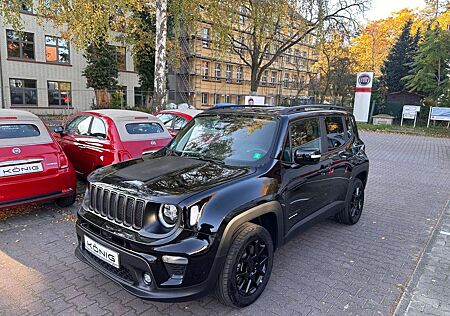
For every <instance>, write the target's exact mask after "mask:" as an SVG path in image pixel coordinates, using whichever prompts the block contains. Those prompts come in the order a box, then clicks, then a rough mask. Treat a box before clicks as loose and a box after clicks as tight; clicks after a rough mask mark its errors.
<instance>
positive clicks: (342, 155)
mask: <svg viewBox="0 0 450 316" xmlns="http://www.w3.org/2000/svg"><path fill="white" fill-rule="evenodd" d="M339 157H340V158H342V159H347V158H349V157H350V155H349V154H348V153H347V152H346V151H340V152H339Z"/></svg>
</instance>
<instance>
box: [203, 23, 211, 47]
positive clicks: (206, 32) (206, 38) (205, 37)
mask: <svg viewBox="0 0 450 316" xmlns="http://www.w3.org/2000/svg"><path fill="white" fill-rule="evenodd" d="M209 43H210V40H209V29H208V28H204V29H203V30H202V46H203V48H209Z"/></svg>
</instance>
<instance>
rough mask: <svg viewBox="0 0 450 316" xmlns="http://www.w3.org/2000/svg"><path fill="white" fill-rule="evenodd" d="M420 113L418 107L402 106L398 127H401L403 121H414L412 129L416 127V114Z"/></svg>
mask: <svg viewBox="0 0 450 316" xmlns="http://www.w3.org/2000/svg"><path fill="white" fill-rule="evenodd" d="M418 112H420V106H419V105H404V106H403V112H402V120H401V122H400V125H401V126H403V119H408V120H414V127H416V122H417V113H418Z"/></svg>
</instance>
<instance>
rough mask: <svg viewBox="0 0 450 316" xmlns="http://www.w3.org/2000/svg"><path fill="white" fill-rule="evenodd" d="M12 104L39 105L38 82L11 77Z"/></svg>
mask: <svg viewBox="0 0 450 316" xmlns="http://www.w3.org/2000/svg"><path fill="white" fill-rule="evenodd" d="M9 89H10V92H11V105H12V106H37V104H38V103H37V82H36V80H28V79H10V80H9Z"/></svg>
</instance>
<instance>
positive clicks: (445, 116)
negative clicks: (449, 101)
mask: <svg viewBox="0 0 450 316" xmlns="http://www.w3.org/2000/svg"><path fill="white" fill-rule="evenodd" d="M430 121H447V122H449V125H450V108H442V107H431V108H430V115H429V117H428V126H430Z"/></svg>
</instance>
